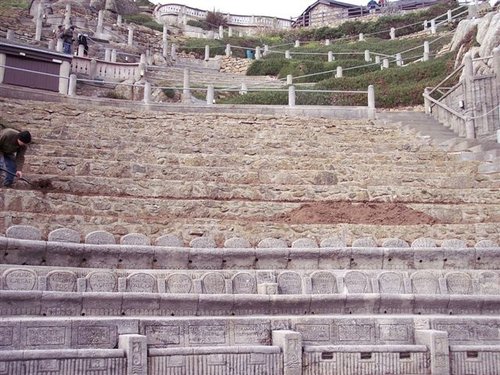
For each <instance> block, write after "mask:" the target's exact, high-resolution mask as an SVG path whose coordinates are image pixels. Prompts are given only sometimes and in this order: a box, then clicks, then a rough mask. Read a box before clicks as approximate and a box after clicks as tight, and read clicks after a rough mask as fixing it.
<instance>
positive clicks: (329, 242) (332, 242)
mask: <svg viewBox="0 0 500 375" xmlns="http://www.w3.org/2000/svg"><path fill="white" fill-rule="evenodd" d="M320 247H326V248H334V249H342V248H345V247H347V243H346V241H345V239H343V238H340V237H328V238H325V239H323V240H322V241H321V243H320Z"/></svg>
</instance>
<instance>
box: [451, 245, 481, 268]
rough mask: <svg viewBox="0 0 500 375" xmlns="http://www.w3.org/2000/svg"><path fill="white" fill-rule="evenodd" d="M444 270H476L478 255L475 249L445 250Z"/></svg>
mask: <svg viewBox="0 0 500 375" xmlns="http://www.w3.org/2000/svg"><path fill="white" fill-rule="evenodd" d="M443 257H444V258H443V268H444V269H475V268H476V254H475V251H474V249H466V248H457V249H452V248H445V249H444V254H443Z"/></svg>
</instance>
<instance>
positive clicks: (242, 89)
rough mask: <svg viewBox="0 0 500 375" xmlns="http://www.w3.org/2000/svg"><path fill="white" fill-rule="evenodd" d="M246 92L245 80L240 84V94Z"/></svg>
mask: <svg viewBox="0 0 500 375" xmlns="http://www.w3.org/2000/svg"><path fill="white" fill-rule="evenodd" d="M245 94H248V87H247V84H246V83H245V82H243V83H242V84H241V89H240V95H245Z"/></svg>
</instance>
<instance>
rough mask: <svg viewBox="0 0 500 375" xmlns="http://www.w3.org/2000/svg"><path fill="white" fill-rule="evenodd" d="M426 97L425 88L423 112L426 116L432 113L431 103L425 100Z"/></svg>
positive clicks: (427, 90) (426, 89)
mask: <svg viewBox="0 0 500 375" xmlns="http://www.w3.org/2000/svg"><path fill="white" fill-rule="evenodd" d="M427 95H429V89H428V88H427V87H426V88H425V89H424V110H425V114H426V115H430V114H431V113H432V110H431V101H430V100H429V99H427Z"/></svg>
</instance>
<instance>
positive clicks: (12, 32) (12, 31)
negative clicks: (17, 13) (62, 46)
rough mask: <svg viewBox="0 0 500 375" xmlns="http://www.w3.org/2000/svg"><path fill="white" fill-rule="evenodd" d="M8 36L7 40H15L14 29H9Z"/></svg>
mask: <svg viewBox="0 0 500 375" xmlns="http://www.w3.org/2000/svg"><path fill="white" fill-rule="evenodd" d="M6 38H7V40H14V38H15V34H14V30H7V36H6ZM61 51H62V50H61Z"/></svg>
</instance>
